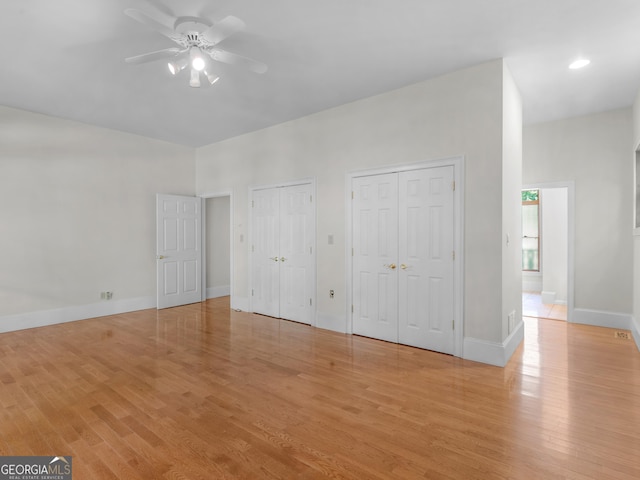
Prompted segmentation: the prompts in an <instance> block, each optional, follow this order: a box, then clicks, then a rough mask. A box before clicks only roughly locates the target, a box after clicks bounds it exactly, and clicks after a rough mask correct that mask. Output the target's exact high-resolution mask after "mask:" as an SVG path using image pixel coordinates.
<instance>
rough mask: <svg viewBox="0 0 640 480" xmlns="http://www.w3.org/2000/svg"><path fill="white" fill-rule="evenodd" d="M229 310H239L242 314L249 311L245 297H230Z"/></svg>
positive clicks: (247, 300)
mask: <svg viewBox="0 0 640 480" xmlns="http://www.w3.org/2000/svg"><path fill="white" fill-rule="evenodd" d="M231 309H232V310H240V311H242V312H248V311H249V299H248V298H247V297H239V296H238V295H234V296H232V297H231Z"/></svg>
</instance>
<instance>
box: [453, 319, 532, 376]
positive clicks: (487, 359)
mask: <svg viewBox="0 0 640 480" xmlns="http://www.w3.org/2000/svg"><path fill="white" fill-rule="evenodd" d="M523 340H524V323H523V322H520V323H518V325H516V328H515V329H514V330H513V332H511V335H509V336H508V337H507V338H506V339H505V341H504V342H502V343H497V342H488V341H486V340H479V339H477V338H471V337H466V338H465V339H464V346H463V355H462V358H464V359H465V360H473V361H474V362H482V363H488V364H489V365H495V366H497V367H504V366H505V365H506V364H507V362H508V361H509V359H510V358H511V356H512V355H513V353H514V352H515V351H516V349H517V348H518V345H520V344H521V343H522V341H523Z"/></svg>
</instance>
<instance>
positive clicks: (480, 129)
mask: <svg viewBox="0 0 640 480" xmlns="http://www.w3.org/2000/svg"><path fill="white" fill-rule="evenodd" d="M504 81H505V80H504V68H503V62H502V61H501V60H498V61H494V62H490V63H486V64H483V65H479V66H476V67H473V68H468V69H465V70H461V71H458V72H455V73H452V74H449V75H445V76H442V77H439V78H435V79H432V80H428V81H425V82H421V83H418V84H415V85H411V86H408V87H405V88H402V89H399V90H395V91H392V92H388V93H385V94H382V95H378V96H375V97H371V98H367V99H364V100H360V101H357V102H353V103H350V104H347V105H342V106H340V107H337V108H333V109H330V110H326V111H324V112H320V113H318V114H315V115H311V116H308V117H304V118H301V119H298V120H295V121H291V122H287V123H284V124H281V125H277V126H274V127H271V128H267V129H264V130H261V131H258V132H254V133H250V134H247V135H243V136H240V137H236V138H232V139H229V140H226V141H223V142H219V143H217V144H214V145H210V146H207V147H203V148H200V149H198V150H197V152H196V182H197V183H196V190H197V192H200V193H204V192H207V191H222V190H228V189H229V190H233V193H234V199H235V200H234V232H233V234H234V242H235V276H234V281H235V285H234V288H235V295H236V296H238V297H239V299H242V298H243V297H244V298H245V299H246V297H247V295H248V293H247V292H248V288H249V285H248V245H247V242H246V238H247V236H248V225H249V223H248V222H249V219H248V216H247V212H248V205H247V198H248V189H249V187H250V186H258V185H265V184H277V183H281V182H286V181H290V180H295V179H301V178H309V177H315V178H316V181H317V189H318V191H317V205H318V220H317V227H318V228H317V232H318V233H317V242H318V250H317V258H318V278H317V280H318V292H319V296H318V323H317V324H318V326H320V327H332V326H336V325H341V326H342V327H341V328H342V329H344V328H346V321H347V313H346V308H347V306H346V305H345V298H346V297H345V294H346V292H345V288H346V282H345V271H346V263H345V261H346V260H345V258H346V248H345V247H346V246H345V202H346V196H345V178H346V174H347V172H352V171H356V170H363V169H369V168H372V167H379V166H386V165H394V164H407V163H412V162H419V161H425V160H429V159H438V158H444V157H449V156H453V155H460V154H462V155H464V156H465V167H466V171H465V186H464V187H465V196H466V201H465V231H464V234H465V252H464V253H465V257H464V258H465V265H464V268H465V274H466V277H465V278H466V281H465V285H464V289H465V299H464V308H465V325H464V333H465V337H474V338H477V339H483V340H486V341H490V342H498V343H499V342H502V340H503V339H504V332H503V320H504V318H503V316H504V315H503V310H505V308H512V307H511V306H510V305H511V304H513V303H514V301H515V295H513V294H512V293H513V292H508V294H507V295H506V296H504V298H503V292H502V285H503V282H505V281H510V282H515V283H517V284H519V278H520V277H519V276H518V274H517V273H516V272H515V271H513V270H514V269H513V268H512V267H511V266H509V267H507V272H506V273H505V272H503V268H502V267H503V260H504V259H506V261H508V262H511V261H512V260H511V259H510V256H511V253H509V254H508V255H506V256H504V257H503V237H504V232H503V218H502V209H503V201H502V200H503V183H502V180H503V168H505V169H507V168H508V167H507V166H505V165H503V161H502V157H503V148H504V149H505V152H509V154H508V155H509V158H510V159H509V163H510V164H512V167H511V170H509V171H508V172H506V176H505V178H512V177H513V178H514V181H516V183H517V179H515V177H519V175H518V173H517V172H518V167H517V165H515V164H516V163H517V161H518V160H517V142H516V144H515V145H510V146H506V145H505V143H504V142H503V138H504V135H505V134H507V135H510V134H511V133H510V132H509V133H507V132H505V131H503V115H505V112H504V111H503V104H504V102H505V99H504V98H503V83H504ZM510 95H511V98H515V96H514V94H513V92H511V93H510ZM510 108H512V109H513V113H511V114H509V115H510V118H511V117H513V118H515V117H516V116H517V115H516V109H517V108H516V107H515V106H513V105H512V106H511V107H510ZM514 130H517V127H514ZM514 188H515V187H514ZM517 188H519V186H518V187H517ZM514 221H515V216H510V219H509V225H508V226H507V227H505V228H507V229H508V230H509V231H515V230H516V227H515V226H514V225H513V222H514ZM329 234H333V236H334V245H328V243H327V237H328V235H329ZM241 238H244V239H245V241H241V240H240V239H241ZM514 250H515V248H514ZM512 276H513V278H511V277H512ZM517 288H518V289H519V287H517ZM330 289H333V290H335V292H336V295H335V298H334V299H329V297H328V295H326V294H325V292H328V291H329V290H330ZM507 297H508V299H506V298H507ZM503 300H504V302H503ZM239 301H240V300H239ZM517 304H519V302H517V303H516V305H517ZM516 305H514V307H513V308H517V306H516Z"/></svg>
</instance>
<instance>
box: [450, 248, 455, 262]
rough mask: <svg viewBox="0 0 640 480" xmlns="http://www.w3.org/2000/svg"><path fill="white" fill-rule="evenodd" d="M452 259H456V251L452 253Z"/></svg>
mask: <svg viewBox="0 0 640 480" xmlns="http://www.w3.org/2000/svg"><path fill="white" fill-rule="evenodd" d="M451 259H452V260H455V259H456V251H455V250H454V251H452V252H451Z"/></svg>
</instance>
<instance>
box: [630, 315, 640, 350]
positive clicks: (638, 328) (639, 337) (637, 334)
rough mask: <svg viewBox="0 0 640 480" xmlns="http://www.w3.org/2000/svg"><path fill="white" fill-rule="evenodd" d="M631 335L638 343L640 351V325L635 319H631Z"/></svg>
mask: <svg viewBox="0 0 640 480" xmlns="http://www.w3.org/2000/svg"><path fill="white" fill-rule="evenodd" d="M631 335H633V339H634V340H635V342H636V347H638V351H640V323H638V320H636V319H635V318H631Z"/></svg>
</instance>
